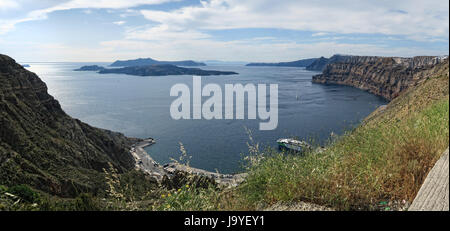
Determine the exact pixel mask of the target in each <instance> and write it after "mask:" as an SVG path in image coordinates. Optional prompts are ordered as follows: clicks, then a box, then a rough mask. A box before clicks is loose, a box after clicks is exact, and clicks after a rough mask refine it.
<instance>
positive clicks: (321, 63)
mask: <svg viewBox="0 0 450 231" xmlns="http://www.w3.org/2000/svg"><path fill="white" fill-rule="evenodd" d="M350 57H352V56H351V55H333V56H331V57H330V58H325V57H323V56H322V57H320V58H318V59H317V60H316V61H314V62H313V63H311V64H310V65H308V66H306V70H308V71H323V70H324V69H325V67H326V66H327V65H328V64H331V63H335V62H342V61H345V60H346V59H348V58H350Z"/></svg>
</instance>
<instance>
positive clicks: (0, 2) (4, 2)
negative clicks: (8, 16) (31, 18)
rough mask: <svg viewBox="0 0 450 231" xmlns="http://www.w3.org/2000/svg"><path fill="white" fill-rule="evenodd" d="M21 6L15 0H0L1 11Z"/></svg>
mask: <svg viewBox="0 0 450 231" xmlns="http://www.w3.org/2000/svg"><path fill="white" fill-rule="evenodd" d="M17 7H19V4H17V2H15V1H13V0H0V11H2V10H9V9H14V8H17Z"/></svg>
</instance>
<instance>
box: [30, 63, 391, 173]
mask: <svg viewBox="0 0 450 231" xmlns="http://www.w3.org/2000/svg"><path fill="white" fill-rule="evenodd" d="M29 64H30V65H31V66H30V67H28V68H27V69H28V70H30V71H33V72H35V73H36V74H38V75H39V77H40V78H41V79H42V80H43V81H45V83H47V86H48V88H49V93H50V94H51V95H53V96H54V97H55V98H56V99H57V100H58V101H59V102H60V103H61V105H62V107H63V109H64V110H65V111H66V112H67V113H68V114H69V115H71V116H72V117H75V118H78V119H80V120H82V121H84V122H87V123H89V124H90V125H93V126H96V127H100V128H105V129H110V130H113V131H119V132H122V133H124V134H125V135H127V136H130V137H141V138H146V137H153V138H155V139H156V140H157V143H156V144H155V145H153V146H151V147H148V148H147V152H148V153H149V154H150V155H151V156H152V157H153V158H154V159H155V160H156V161H158V162H160V163H166V162H169V161H170V158H178V157H179V156H180V151H179V142H182V143H183V144H184V146H185V148H186V150H187V152H188V154H189V155H190V156H192V159H191V166H193V167H198V168H203V169H207V170H211V171H214V170H216V169H217V170H218V171H219V172H223V173H232V172H236V171H239V170H240V166H241V163H242V162H241V160H242V154H245V153H247V149H248V148H247V142H248V141H249V139H248V136H247V134H246V132H245V129H244V127H248V128H249V129H250V130H252V131H253V138H254V139H255V140H256V141H257V142H259V143H260V145H262V146H264V145H270V146H274V147H275V146H276V142H275V141H276V139H278V138H281V137H292V136H295V137H298V138H310V137H313V138H314V139H316V140H318V141H321V142H323V141H325V140H326V139H327V138H328V137H329V135H330V133H331V132H334V133H337V134H342V132H343V131H344V130H345V129H349V128H351V127H352V126H355V125H357V124H358V123H359V122H360V121H361V120H362V119H363V118H364V117H366V116H367V115H368V114H369V113H370V112H372V111H373V110H374V109H376V108H377V107H378V106H380V105H383V104H386V101H384V100H383V99H381V98H380V97H377V96H374V95H372V94H369V93H367V92H365V91H361V90H358V89H355V88H351V87H345V86H327V85H320V84H313V83H311V77H312V75H314V74H317V72H310V71H306V70H304V69H302V68H290V67H245V66H207V67H202V68H203V69H211V70H223V71H235V72H238V73H239V75H233V76H209V77H202V84H203V85H204V84H207V83H217V84H219V85H221V86H223V85H224V84H226V83H242V84H246V83H253V84H258V83H266V84H270V83H275V84H278V91H279V95H278V101H279V106H278V110H279V118H278V120H279V121H278V128H277V129H276V130H272V131H259V130H258V125H259V122H260V121H258V120H247V119H245V120H172V119H171V117H170V112H169V107H170V104H171V103H172V101H173V100H174V99H175V97H170V95H169V92H170V88H171V87H172V86H173V85H174V84H176V83H185V84H187V85H189V86H191V85H192V76H163V77H138V76H129V75H121V74H107V75H100V74H97V73H95V72H76V71H73V69H75V68H79V67H80V66H83V65H92V64H97V65H103V66H106V65H108V64H109V63H29ZM223 89H224V88H223Z"/></svg>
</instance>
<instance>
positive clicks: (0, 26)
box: [0, 0, 178, 34]
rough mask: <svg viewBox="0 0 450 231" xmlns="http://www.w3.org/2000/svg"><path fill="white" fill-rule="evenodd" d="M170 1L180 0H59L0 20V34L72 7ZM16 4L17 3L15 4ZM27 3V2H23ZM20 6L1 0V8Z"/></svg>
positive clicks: (126, 5)
mask: <svg viewBox="0 0 450 231" xmlns="http://www.w3.org/2000/svg"><path fill="white" fill-rule="evenodd" d="M170 1H178V0H70V1H66V2H62V1H59V2H58V4H56V5H53V6H51V7H47V8H43V9H38V10H33V11H30V12H28V13H26V16H25V17H22V18H19V19H17V18H15V19H8V20H5V19H3V20H0V34H3V33H6V32H8V31H9V30H11V29H13V28H14V26H15V25H16V24H18V23H22V22H27V21H33V20H41V19H45V18H47V14H49V13H51V12H54V11H60V10H70V9H87V10H86V11H85V13H89V12H91V11H90V9H124V8H130V7H135V6H139V5H144V4H146V5H156V4H162V3H165V2H170ZM14 4H15V5H14ZM23 4H25V3H23ZM33 4H36V5H39V3H36V2H33ZM12 6H16V7H20V6H19V4H18V3H16V2H12V1H10V0H0V9H2V8H3V7H5V8H6V7H12Z"/></svg>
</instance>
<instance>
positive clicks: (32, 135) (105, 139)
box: [0, 55, 135, 197]
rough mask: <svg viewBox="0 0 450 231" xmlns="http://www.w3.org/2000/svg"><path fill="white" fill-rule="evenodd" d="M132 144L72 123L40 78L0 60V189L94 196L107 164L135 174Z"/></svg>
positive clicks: (115, 135)
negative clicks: (10, 187)
mask: <svg viewBox="0 0 450 231" xmlns="http://www.w3.org/2000/svg"><path fill="white" fill-rule="evenodd" d="M134 141H135V140H131V139H129V138H126V137H125V136H123V135H122V134H119V133H115V132H111V131H107V130H102V129H98V128H94V127H91V126H89V125H88V124H85V123H83V122H81V121H79V120H77V119H74V118H71V117H70V116H68V115H67V114H66V113H65V112H64V111H63V110H62V109H61V106H60V104H59V103H58V101H57V100H55V99H54V98H53V97H52V96H51V95H49V94H48V93H47V86H46V85H45V83H44V82H43V81H42V80H41V79H39V77H38V76H37V75H36V74H34V73H32V72H29V71H27V70H26V69H24V68H23V67H22V66H21V65H19V64H17V63H16V62H15V61H14V60H13V59H12V58H10V57H8V56H5V55H0V185H18V184H27V185H30V186H31V187H33V188H35V189H39V190H42V191H44V192H48V193H50V194H54V195H58V196H68V197H69V196H74V195H76V194H77V193H80V192H92V193H94V194H95V193H97V192H99V191H100V192H101V191H104V190H103V189H104V188H105V187H106V184H105V182H104V181H105V180H104V176H103V168H106V169H108V163H112V165H113V166H114V167H115V168H116V169H117V170H118V172H119V173H120V172H127V171H128V170H130V169H133V168H134V159H133V157H132V156H131V154H130V153H129V148H130V145H131V143H132V142H134Z"/></svg>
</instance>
